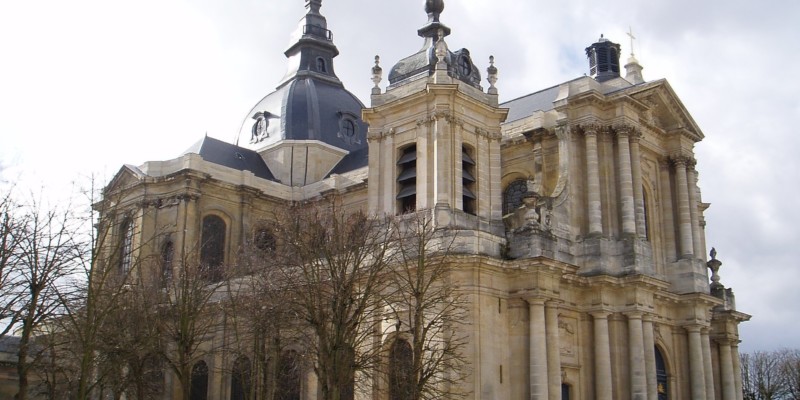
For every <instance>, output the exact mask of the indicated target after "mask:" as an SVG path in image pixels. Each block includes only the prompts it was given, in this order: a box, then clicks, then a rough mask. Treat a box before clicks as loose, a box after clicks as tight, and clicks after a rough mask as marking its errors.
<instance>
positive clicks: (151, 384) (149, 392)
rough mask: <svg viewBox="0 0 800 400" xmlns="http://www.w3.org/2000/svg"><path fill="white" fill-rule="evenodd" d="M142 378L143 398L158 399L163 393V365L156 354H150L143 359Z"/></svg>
mask: <svg viewBox="0 0 800 400" xmlns="http://www.w3.org/2000/svg"><path fill="white" fill-rule="evenodd" d="M143 378H144V382H145V387H144V388H143V389H144V390H145V391H146V393H145V396H144V397H145V398H153V399H155V398H160V397H162V396H163V393H164V386H165V384H164V364H162V362H161V358H159V356H158V355H157V354H154V353H150V354H148V355H147V356H146V357H145V358H144V371H143Z"/></svg>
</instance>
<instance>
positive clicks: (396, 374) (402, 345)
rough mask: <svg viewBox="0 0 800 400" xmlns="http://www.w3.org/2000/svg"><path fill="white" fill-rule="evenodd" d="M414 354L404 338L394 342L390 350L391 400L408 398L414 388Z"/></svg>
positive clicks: (406, 399)
mask: <svg viewBox="0 0 800 400" xmlns="http://www.w3.org/2000/svg"><path fill="white" fill-rule="evenodd" d="M413 358H414V354H413V352H412V350H411V345H410V344H409V343H408V341H406V340H404V339H397V340H395V341H394V343H392V348H391V350H390V351H389V400H408V399H411V398H412V391H413V390H414V382H413V374H414V370H413V368H414V360H413Z"/></svg>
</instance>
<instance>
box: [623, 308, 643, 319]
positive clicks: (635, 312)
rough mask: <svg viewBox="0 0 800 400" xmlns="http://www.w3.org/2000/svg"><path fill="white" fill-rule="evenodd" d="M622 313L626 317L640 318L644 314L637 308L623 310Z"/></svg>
mask: <svg viewBox="0 0 800 400" xmlns="http://www.w3.org/2000/svg"><path fill="white" fill-rule="evenodd" d="M622 314H623V315H625V316H626V317H628V319H642V317H643V316H644V312H643V311H639V310H632V311H625V312H623V313H622Z"/></svg>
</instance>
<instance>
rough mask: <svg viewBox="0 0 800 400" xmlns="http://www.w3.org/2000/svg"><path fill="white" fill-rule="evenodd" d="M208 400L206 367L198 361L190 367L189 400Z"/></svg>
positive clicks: (202, 362) (204, 363) (203, 362)
mask: <svg viewBox="0 0 800 400" xmlns="http://www.w3.org/2000/svg"><path fill="white" fill-rule="evenodd" d="M207 399H208V365H207V364H206V362H205V361H198V362H197V363H196V364H195V365H194V366H193V367H192V381H191V386H190V388H189V400H207Z"/></svg>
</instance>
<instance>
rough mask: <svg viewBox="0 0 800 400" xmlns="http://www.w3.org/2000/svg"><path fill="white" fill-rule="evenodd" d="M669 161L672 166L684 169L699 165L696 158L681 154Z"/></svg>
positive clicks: (672, 156)
mask: <svg viewBox="0 0 800 400" xmlns="http://www.w3.org/2000/svg"><path fill="white" fill-rule="evenodd" d="M669 161H670V163H672V165H674V166H676V167H683V168H687V167H690V166H692V167H693V166H694V165H695V164H696V163H697V161H695V159H694V158H692V157H690V156H686V155H681V154H676V155H671V156H669Z"/></svg>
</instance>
